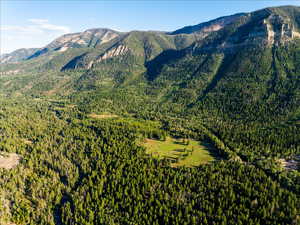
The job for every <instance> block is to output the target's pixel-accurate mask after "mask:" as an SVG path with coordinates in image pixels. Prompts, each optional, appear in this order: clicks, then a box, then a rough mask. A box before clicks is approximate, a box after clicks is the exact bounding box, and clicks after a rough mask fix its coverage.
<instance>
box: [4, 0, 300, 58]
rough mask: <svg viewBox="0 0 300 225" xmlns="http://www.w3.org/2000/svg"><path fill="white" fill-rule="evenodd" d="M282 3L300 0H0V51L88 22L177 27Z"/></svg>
mask: <svg viewBox="0 0 300 225" xmlns="http://www.w3.org/2000/svg"><path fill="white" fill-rule="evenodd" d="M280 5H298V6H300V0H286V1H281V0H269V1H265V0H210V1H206V0H191V1H189V0H185V1H180V0H168V1H164V0H154V1H151V0H140V1H137V0H136V1H133V0H131V1H126V0H123V1H118V0H102V1H101V0H0V54H3V53H8V52H12V51H14V50H16V49H19V48H33V47H37V48H40V47H43V46H45V45H47V44H48V43H50V42H51V41H53V40H54V39H55V38H57V37H59V36H61V35H63V34H66V33H74V32H81V31H84V30H86V29H90V28H100V27H101V28H111V29H114V30H118V31H131V30H162V31H173V30H176V29H178V28H181V27H184V26H187V25H195V24H199V23H201V22H205V21H208V20H211V19H215V18H217V17H220V16H225V15H231V14H234V13H239V12H251V11H254V10H258V9H261V8H265V7H269V6H280Z"/></svg>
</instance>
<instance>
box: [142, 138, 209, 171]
mask: <svg viewBox="0 0 300 225" xmlns="http://www.w3.org/2000/svg"><path fill="white" fill-rule="evenodd" d="M144 146H145V147H146V152H147V154H150V155H152V156H153V157H156V158H159V159H169V160H171V162H172V163H171V166H173V167H178V166H187V167H195V166H199V165H201V164H205V163H208V162H210V161H213V160H214V157H213V154H212V152H213V151H214V148H213V147H212V146H211V145H210V144H208V143H204V142H203V143H200V142H198V141H196V140H191V139H189V140H184V141H183V140H182V139H175V138H171V137H167V138H166V140H165V141H160V140H153V139H145V143H144Z"/></svg>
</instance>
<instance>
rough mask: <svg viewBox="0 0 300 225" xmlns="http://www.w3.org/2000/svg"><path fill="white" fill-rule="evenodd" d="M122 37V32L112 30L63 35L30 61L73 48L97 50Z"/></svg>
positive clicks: (92, 30) (94, 30)
mask: <svg viewBox="0 0 300 225" xmlns="http://www.w3.org/2000/svg"><path fill="white" fill-rule="evenodd" d="M119 36H121V33H120V32H117V31H114V30H110V29H90V30H86V31H84V32H81V33H73V34H66V35H63V36H61V37H59V38H57V39H56V40H54V41H53V42H51V43H50V44H48V45H47V46H45V47H44V48H42V49H40V50H39V51H37V52H36V53H35V54H32V55H31V56H29V57H28V59H33V58H36V57H38V56H41V55H44V54H46V53H49V52H53V51H57V52H65V51H66V50H68V49H71V48H88V47H90V48H96V47H97V46H99V45H101V44H104V43H106V42H109V41H111V40H113V39H115V38H118V37H119Z"/></svg>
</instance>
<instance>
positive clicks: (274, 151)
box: [0, 6, 300, 225]
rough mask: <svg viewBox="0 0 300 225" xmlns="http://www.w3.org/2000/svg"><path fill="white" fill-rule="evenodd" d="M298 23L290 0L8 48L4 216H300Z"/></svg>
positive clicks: (0, 112) (98, 220)
mask: <svg viewBox="0 0 300 225" xmlns="http://www.w3.org/2000/svg"><path fill="white" fill-rule="evenodd" d="M299 29H300V8H299V7H293V6H286V7H278V8H267V9H262V10H259V11H255V12H252V13H241V14H236V15H233V16H227V17H220V18H218V19H216V20H213V21H209V22H206V23H202V24H198V25H195V26H188V27H184V28H182V29H179V30H177V31H174V32H162V31H147V32H146V31H132V32H117V31H113V30H110V29H91V30H87V31H84V32H82V33H75V34H68V35H64V36H62V37H59V38H58V39H56V40H54V41H53V42H51V43H50V44H48V45H47V46H45V47H42V48H39V49H35V50H32V51H31V50H28V51H25V52H24V51H21V53H22V55H21V56H20V54H16V52H15V53H12V54H11V55H5V58H6V59H8V57H10V58H9V61H8V60H7V61H5V60H4V61H3V60H1V64H0V94H1V96H0V99H1V106H0V118H1V119H0V135H1V138H2V141H1V142H0V224H11V223H13V224H20V225H21V224H56V225H57V224H70V225H71V224H72V225H73V224H255V225H257V224H264V225H265V224H270V225H273V224H282V225H286V224H295V225H296V224H299V223H300V216H299V209H300V205H299V204H300V202H299V195H300V174H299V172H300V171H299V161H300V158H299V156H300V76H299V74H300V39H299V37H300V30H299ZM23 53H24V54H23ZM14 57H15V58H14ZM5 58H4V59H5ZM1 59H2V58H1ZM147 141H148V143H151V144H152V145H155V144H156V143H158V144H159V145H158V146H160V148H166V149H167V150H168V151H170V152H166V151H167V150H166V149H159V151H156V150H155V151H154V152H153V154H149V151H147V150H149V149H147V146H148V145H147V144H145V143H147ZM168 141H169V142H168ZM191 143H196V144H194V145H191ZM162 146H164V147H162ZM170 146H179V148H180V149H170V148H171V147H170ZM195 146H198V147H199V149H200V148H201V146H202V147H203V148H204V147H207V148H205V151H207V152H208V153H207V154H209V158H210V160H209V161H205V160H203V159H202V160H203V161H201V162H197V164H196V165H197V166H194V165H193V164H189V161H188V160H187V158H188V157H189V159H191V158H192V157H193V153H194V152H195V151H198V149H195ZM154 147H155V146H154ZM153 149H155V148H153ZM164 151H165V152H164ZM199 151H200V150H199ZM9 153H16V154H17V156H18V157H15V158H14V160H15V161H14V162H12V160H13V159H12V158H11V159H9ZM162 153H163V154H162ZM159 154H162V155H168V154H169V156H170V157H161V155H159ZM199 154H202V153H199ZM157 155H158V156H157ZM13 156H15V155H13ZM155 156H156V157H155ZM184 160H185V161H184ZM194 160H196V159H194ZM183 161H184V162H185V164H180V163H181V162H183ZM8 164H9V165H8ZM181 165H185V166H181ZM8 168H9V169H8Z"/></svg>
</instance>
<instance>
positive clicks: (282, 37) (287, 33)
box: [264, 15, 298, 44]
mask: <svg viewBox="0 0 300 225" xmlns="http://www.w3.org/2000/svg"><path fill="white" fill-rule="evenodd" d="M264 22H265V24H266V28H267V29H266V30H267V38H268V44H282V43H285V42H287V41H290V40H292V39H293V38H295V37H296V36H297V34H298V32H297V31H296V30H295V27H294V25H293V24H292V23H291V21H290V19H289V18H283V17H282V16H280V15H270V17H269V18H268V19H267V20H265V21H264Z"/></svg>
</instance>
